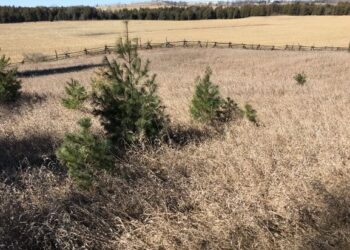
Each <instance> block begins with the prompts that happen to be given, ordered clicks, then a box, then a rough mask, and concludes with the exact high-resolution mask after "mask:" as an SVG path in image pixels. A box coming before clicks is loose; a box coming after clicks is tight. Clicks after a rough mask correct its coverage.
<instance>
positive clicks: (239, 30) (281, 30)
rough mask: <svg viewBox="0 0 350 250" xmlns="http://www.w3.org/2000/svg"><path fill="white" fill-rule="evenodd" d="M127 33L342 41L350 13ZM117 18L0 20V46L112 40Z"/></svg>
mask: <svg viewBox="0 0 350 250" xmlns="http://www.w3.org/2000/svg"><path fill="white" fill-rule="evenodd" d="M129 27H130V33H131V36H132V37H138V38H141V40H142V42H146V41H152V42H164V41H165V40H166V39H168V41H174V40H183V39H184V38H185V39H187V40H204V41H206V40H208V41H217V42H220V41H222V42H230V41H231V42H233V43H252V44H266V45H286V44H291V45H298V44H302V45H309V46H312V45H315V46H343V47H347V46H348V44H349V42H350V16H302V17H299V16H298V17H292V16H275V17H251V18H245V19H234V20H201V21H131V22H130V25H129ZM122 32H124V26H123V24H122V22H121V21H81V22H79V21H76V22H53V23H49V22H39V23H23V24H0V47H1V48H2V50H3V52H4V53H6V54H7V55H8V56H11V57H12V59H13V60H14V61H20V60H22V58H23V54H24V53H35V52H39V53H44V54H48V55H54V51H55V50H57V51H58V52H70V51H76V50H82V49H84V48H93V47H101V46H104V45H105V44H114V42H115V41H116V39H117V37H119V36H121V34H122Z"/></svg>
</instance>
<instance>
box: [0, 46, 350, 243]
mask: <svg viewBox="0 0 350 250" xmlns="http://www.w3.org/2000/svg"><path fill="white" fill-rule="evenodd" d="M142 55H143V57H145V58H146V57H147V58H149V59H150V60H151V61H152V64H151V69H152V71H154V72H155V73H157V74H158V78H157V80H158V83H159V85H160V88H159V93H160V95H161V97H162V99H163V101H164V104H165V105H166V107H167V112H168V113H169V114H170V116H171V118H172V120H173V124H174V126H176V125H181V126H182V132H181V133H180V132H178V133H179V136H180V135H181V134H182V135H184V136H185V135H186V133H187V134H188V133H190V134H192V140H193V141H189V142H188V144H187V145H185V146H181V147H180V146H179V147H170V146H167V145H162V146H161V147H159V148H156V149H148V150H145V151H143V152H139V151H136V152H134V153H131V156H132V157H131V160H130V161H128V162H123V167H119V168H118V173H117V174H116V176H113V177H111V176H109V175H101V176H100V177H99V178H100V180H101V181H100V182H99V185H100V186H98V187H95V188H94V190H93V191H92V192H90V193H87V192H81V191H77V190H76V189H74V188H73V186H72V183H71V182H70V180H69V179H68V178H67V177H66V176H65V173H64V172H62V171H61V170H60V168H59V166H57V164H56V163H55V161H54V159H53V158H52V156H51V154H52V152H53V150H54V148H55V145H57V144H58V143H59V141H60V139H61V138H62V136H63V134H64V133H65V132H67V131H73V130H75V128H76V125H75V123H76V121H77V120H78V118H80V117H81V116H83V115H86V114H85V113H84V112H81V111H68V110H66V109H64V108H63V107H62V106H61V105H60V103H59V102H60V97H61V96H62V94H63V93H64V83H65V81H66V80H68V79H69V78H71V77H74V78H76V79H78V80H80V81H82V82H83V84H84V85H86V86H89V82H90V78H91V77H92V76H93V71H94V70H93V69H88V70H85V71H81V72H70V73H62V74H52V75H47V76H40V77H35V78H26V79H23V91H24V93H25V95H26V96H27V98H26V99H25V102H22V105H16V106H15V107H10V108H8V107H7V108H6V107H1V109H0V163H2V164H3V163H4V162H7V167H11V168H14V166H17V165H19V164H18V163H21V165H22V166H23V168H25V169H27V170H25V171H19V172H18V171H17V172H16V175H10V172H11V171H9V170H7V173H6V174H5V175H4V176H6V179H4V181H3V182H1V184H0V248H1V247H4V246H6V247H8V248H13V249H20V248H23V249H25V248H28V247H29V246H30V247H31V248H35V247H38V248H46V249H50V248H52V249H54V248H59V249H72V248H73V247H75V248H86V249H349V248H350V241H349V239H350V213H349V211H350V210H349V208H350V181H349V180H350V153H349V152H350V143H349V142H350V127H349V125H348V121H349V120H350V113H349V112H348V107H349V105H350V101H349V100H350V99H349V97H350V88H349V86H348V82H349V79H350V60H349V59H350V54H347V53H331V52H323V53H314V52H278V51H243V50H242V51H241V50H227V49H210V50H206V49H174V50H154V51H150V52H142ZM99 62H100V58H90V59H87V61H86V62H85V63H86V64H90V63H99ZM79 63H80V62H79V59H74V60H71V61H65V62H60V63H59V64H58V63H50V64H38V65H37V66H35V67H37V69H38V70H40V69H43V68H46V67H68V66H72V65H76V64H79ZM207 65H210V66H211V67H212V69H213V72H214V74H213V81H214V82H215V83H217V84H218V85H219V86H220V90H221V92H222V94H223V95H225V96H230V97H232V98H233V99H234V100H236V101H237V102H238V103H240V104H241V105H244V103H245V102H249V103H251V104H252V105H253V106H254V108H255V109H256V110H257V111H258V118H259V121H260V122H261V123H262V124H263V125H262V126H260V127H256V126H254V125H253V124H251V123H249V122H248V121H241V122H238V123H236V124H231V125H230V126H227V127H226V128H225V129H224V132H223V134H221V135H214V136H212V137H209V136H207V137H205V135H204V136H203V135H202V136H200V135H199V134H200V131H201V129H202V128H200V127H198V126H197V125H196V124H193V123H192V122H191V120H190V117H189V112H188V106H189V103H190V99H191V95H192V93H193V89H194V78H195V77H196V76H197V75H199V74H202V73H203V71H204V70H205V68H206V66H207ZM29 69H31V70H33V69H35V68H33V66H30V65H24V66H23V68H21V70H22V71H23V70H29ZM302 71H304V72H305V73H306V75H307V76H308V82H307V83H306V85H305V86H298V85H297V84H296V83H295V81H294V79H293V76H294V75H295V73H297V72H302ZM87 108H89V107H88V106H87ZM190 127H192V128H193V129H192V130H190V129H189V128H190ZM195 128H196V129H198V131H197V132H198V138H199V137H201V140H200V141H196V140H195V138H196V136H195V134H196V133H197V132H196V130H195ZM95 129H96V130H97V131H100V128H99V126H98V122H97V121H95ZM185 137H186V136H185ZM43 155H44V161H43V160H42V158H43V157H42V156H43ZM24 157H27V159H26V160H24ZM40 160H41V162H40ZM33 162H35V164H34V163H33ZM0 165H1V164H0ZM3 165H4V164H3ZM39 165H41V166H42V167H40V168H39V167H36V166H39ZM26 166H31V168H30V169H29V170H28V168H26ZM131 166H134V167H131ZM135 166H137V167H135ZM3 167H5V166H3ZM3 169H8V168H3ZM122 173H123V175H124V176H128V178H125V179H123V178H120V176H121V174H122Z"/></svg>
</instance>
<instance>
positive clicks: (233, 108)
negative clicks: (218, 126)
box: [216, 97, 244, 122]
mask: <svg viewBox="0 0 350 250" xmlns="http://www.w3.org/2000/svg"><path fill="white" fill-rule="evenodd" d="M243 115H244V113H243V111H242V110H241V109H240V108H239V107H238V104H237V103H235V102H234V101H233V100H232V99H231V98H229V97H227V98H226V100H222V101H221V105H220V107H219V109H218V110H217V111H216V120H217V121H218V122H230V121H232V120H235V119H237V118H242V117H243Z"/></svg>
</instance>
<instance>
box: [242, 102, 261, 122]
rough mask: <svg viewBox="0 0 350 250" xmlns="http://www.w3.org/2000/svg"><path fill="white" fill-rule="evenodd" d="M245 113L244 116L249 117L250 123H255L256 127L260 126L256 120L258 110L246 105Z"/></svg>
mask: <svg viewBox="0 0 350 250" xmlns="http://www.w3.org/2000/svg"><path fill="white" fill-rule="evenodd" d="M243 113H244V116H246V117H247V119H248V120H249V121H251V122H252V123H254V124H255V125H257V126H258V121H257V118H256V116H257V115H256V113H257V112H256V110H255V109H254V108H253V106H252V105H250V104H246V105H245V106H244V110H243Z"/></svg>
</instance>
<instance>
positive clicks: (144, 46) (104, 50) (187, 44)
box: [11, 40, 350, 66]
mask: <svg viewBox="0 0 350 250" xmlns="http://www.w3.org/2000/svg"><path fill="white" fill-rule="evenodd" d="M138 47H139V49H141V50H149V49H155V48H178V47H183V48H194V47H197V48H232V49H247V50H280V51H349V52H350V47H332V46H324V47H320V46H303V45H284V46H282V45H261V44H245V43H231V42H212V41H187V40H182V41H173V42H168V41H166V42H164V43H151V42H147V43H139V44H138ZM115 48H116V46H115V45H105V46H104V47H99V48H90V49H84V50H82V51H75V52H69V53H68V52H67V53H60V54H58V53H57V51H55V55H48V56H46V55H42V56H41V57H40V60H38V62H52V61H59V60H64V59H69V58H75V57H80V56H88V55H90V56H94V55H102V54H110V53H112V51H113V50H114V49H115ZM33 61H34V60H31V59H28V58H27V59H23V60H22V61H21V62H16V63H12V64H11V65H14V66H15V65H20V64H25V63H33Z"/></svg>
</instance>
